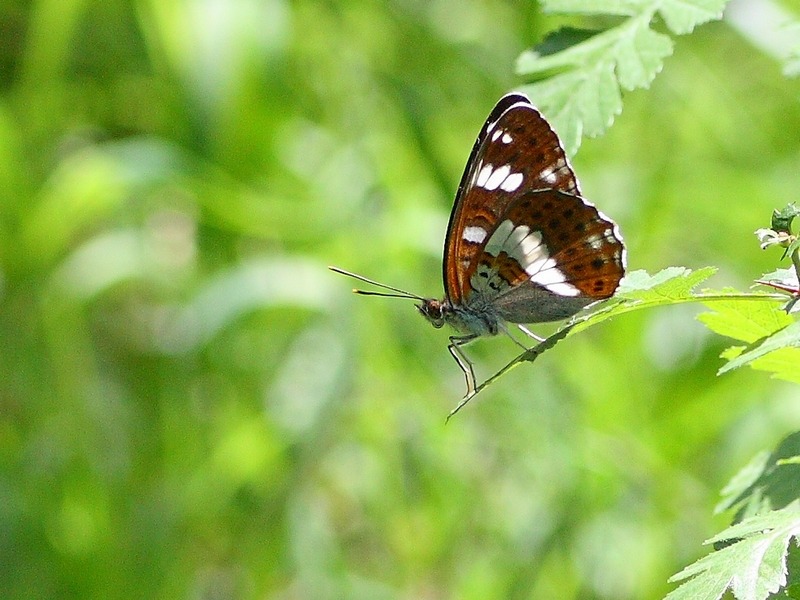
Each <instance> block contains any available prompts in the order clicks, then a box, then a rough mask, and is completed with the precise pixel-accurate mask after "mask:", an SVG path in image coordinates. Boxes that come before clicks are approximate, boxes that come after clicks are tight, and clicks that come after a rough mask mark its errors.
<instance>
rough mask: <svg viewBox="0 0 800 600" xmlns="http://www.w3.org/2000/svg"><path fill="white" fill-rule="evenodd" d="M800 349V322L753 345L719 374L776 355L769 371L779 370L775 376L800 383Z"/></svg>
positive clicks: (762, 365)
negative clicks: (769, 355)
mask: <svg viewBox="0 0 800 600" xmlns="http://www.w3.org/2000/svg"><path fill="white" fill-rule="evenodd" d="M798 347H800V322H794V323H792V324H791V325H788V326H786V327H784V328H783V329H781V330H780V331H778V332H776V333H774V334H773V335H770V336H769V337H767V338H765V339H763V340H760V341H759V342H758V343H755V344H751V345H750V347H749V349H746V350H745V351H744V352H743V353H742V354H740V355H739V356H738V357H736V358H734V359H733V360H730V361H729V362H728V364H726V365H724V366H723V367H722V368H720V370H719V374H720V375H721V374H723V373H727V372H728V371H732V370H733V369H738V368H739V367H741V366H744V365H746V364H750V363H756V361H758V360H759V359H762V358H764V357H766V356H767V355H768V354H773V353H774V354H776V356H773V357H772V358H773V361H772V362H770V363H769V367H768V370H774V369H779V370H777V371H775V373H774V376H776V377H779V378H781V379H786V380H788V381H796V382H798V383H800V349H799V348H798ZM753 366H754V367H755V368H759V367H760V368H762V369H763V368H764V363H762V364H760V365H757V364H753Z"/></svg>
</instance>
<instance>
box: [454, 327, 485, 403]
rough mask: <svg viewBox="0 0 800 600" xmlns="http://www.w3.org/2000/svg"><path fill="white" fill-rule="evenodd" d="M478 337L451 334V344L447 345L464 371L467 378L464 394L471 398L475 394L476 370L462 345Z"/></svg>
mask: <svg viewBox="0 0 800 600" xmlns="http://www.w3.org/2000/svg"><path fill="white" fill-rule="evenodd" d="M477 337H478V336H477V335H464V336H456V335H454V336H450V345H449V346H448V347H447V349H448V350H449V351H450V354H452V355H453V358H455V359H456V362H457V363H458V366H459V367H461V370H462V371H464V378H465V379H466V380H467V394H466V396H464V397H465V398H471V397H472V396H473V395H474V394H475V387H476V386H475V371H473V370H472V362H470V360H469V359H468V358H467V355H466V354H464V351H463V350H462V349H461V346H463V345H465V344H468V343H469V342H471V341H472V340H474V339H475V338H477Z"/></svg>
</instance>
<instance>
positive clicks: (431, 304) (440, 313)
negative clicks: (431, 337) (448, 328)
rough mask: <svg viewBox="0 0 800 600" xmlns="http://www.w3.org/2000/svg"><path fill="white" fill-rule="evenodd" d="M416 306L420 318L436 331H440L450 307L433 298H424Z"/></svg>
mask: <svg viewBox="0 0 800 600" xmlns="http://www.w3.org/2000/svg"><path fill="white" fill-rule="evenodd" d="M416 306H417V310H419V312H420V313H421V314H422V316H423V317H425V318H426V319H427V320H428V322H429V323H430V324H431V325H433V326H434V327H436V329H440V328H441V327H442V326H443V325H444V324H445V322H446V320H447V314H448V312H449V310H450V305H449V304H448V303H447V301H446V300H444V301H442V300H436V299H435V298H426V299H425V300H423V301H422V303H421V304H417V305H416Z"/></svg>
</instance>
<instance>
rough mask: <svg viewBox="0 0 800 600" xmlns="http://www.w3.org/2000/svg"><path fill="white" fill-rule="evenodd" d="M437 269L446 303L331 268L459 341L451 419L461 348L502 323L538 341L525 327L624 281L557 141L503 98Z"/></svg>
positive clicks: (541, 121)
mask: <svg viewBox="0 0 800 600" xmlns="http://www.w3.org/2000/svg"><path fill="white" fill-rule="evenodd" d="M443 263H444V264H443V267H444V287H445V297H444V299H443V300H435V299H430V298H422V297H421V296H417V295H415V294H410V293H408V292H405V291H403V290H400V289H397V288H394V287H391V286H387V285H383V284H379V283H377V282H375V281H372V280H369V279H366V278H365V277H361V276H360V275H355V274H353V273H349V272H347V271H343V270H341V269H338V268H335V267H331V268H332V269H333V270H334V271H336V272H338V273H341V274H343V275H348V276H350V277H354V278H356V279H359V280H361V281H364V282H367V283H370V284H373V285H377V286H379V287H382V288H384V289H388V290H391V291H392V292H396V293H395V294H387V293H381V292H369V291H363V290H355V291H356V292H357V293H360V294H365V295H380V296H395V297H402V298H411V299H415V300H419V301H420V302H421V303H420V304H418V305H417V308H418V309H419V311H420V312H421V313H422V315H423V316H424V317H425V318H426V319H428V321H430V322H431V323H432V324H433V326H434V327H437V328H438V327H442V326H443V325H444V324H445V323H447V324H449V325H452V326H454V327H455V328H456V329H457V330H459V331H460V332H461V335H456V336H452V337H451V338H450V345H449V346H448V349H449V350H450V353H451V354H452V355H453V357H454V358H455V359H456V362H458V365H459V366H460V367H461V370H462V371H464V375H465V377H466V380H467V393H466V396H465V398H464V400H463V401H462V403H461V404H459V406H458V407H457V408H456V410H458V409H459V408H461V406H463V405H464V404H465V403H466V401H467V400H468V399H469V398H471V397H472V396H473V395H474V394H475V389H476V387H475V375H474V373H473V370H472V363H471V362H470V361H469V359H468V358H467V357H466V356H465V354H464V352H463V350H462V349H461V346H463V345H464V344H466V343H468V342H470V341H472V340H474V339H476V338H477V337H480V336H482V335H495V334H497V333H498V331H504V332H507V329H506V325H505V324H506V323H507V322H510V323H515V324H518V326H519V327H520V329H521V330H522V331H524V332H525V333H526V334H528V335H530V336H531V337H533V338H535V339H537V340H539V341H541V339H540V338H538V337H537V336H535V335H533V334H532V333H531V332H530V331H528V330H527V329H526V328H525V327H523V325H522V324H523V323H542V322H547V321H558V320H561V319H565V318H567V317H570V316H572V315H574V314H575V313H577V312H578V311H580V310H581V309H582V308H584V307H585V306H587V305H589V304H591V303H592V302H595V301H597V300H602V299H605V298H608V297H610V296H611V295H613V294H614V291H615V290H616V289H617V286H618V285H619V282H620V280H621V279H622V277H623V275H624V273H625V246H624V245H623V243H622V237H621V235H620V233H619V229H618V228H617V225H616V224H615V223H614V222H613V221H612V220H611V219H609V218H608V217H606V216H605V215H604V214H603V213H601V212H600V211H598V210H597V209H596V208H595V207H594V205H593V204H591V203H590V202H588V201H587V200H585V199H584V198H583V197H582V196H581V191H580V187H579V186H578V180H577V178H576V176H575V173H574V172H573V171H572V167H571V166H570V164H569V161H568V160H567V156H566V153H565V152H564V148H563V147H562V146H561V142H560V141H559V139H558V136H557V135H556V133H555V132H554V131H553V129H552V128H551V127H550V125H549V124H548V123H547V121H546V120H545V118H544V117H543V116H542V115H541V113H539V111H538V110H536V108H534V106H533V104H531V101H530V100H529V99H528V98H527V97H526V96H524V95H523V94H520V93H511V94H507V95H506V96H503V97H502V98H501V99H500V101H499V102H498V103H497V105H496V106H495V107H494V109H493V110H492V112H491V113H490V114H489V117H488V118H487V119H486V122H485V123H484V124H483V127H482V128H481V131H480V133H479V134H478V139H477V141H476V142H475V145H474V146H473V148H472V153H471V154H470V156H469V160H468V161H467V166H466V168H465V169H464V174H463V175H462V177H461V183H460V184H459V186H458V192H457V194H456V200H455V204H454V206H453V212H452V213H451V214H450V223H449V225H448V227H447V236H446V239H445V246H444V261H443ZM512 339H513V338H512ZM515 341H516V340H515ZM453 412H455V411H453ZM451 414H452V413H451Z"/></svg>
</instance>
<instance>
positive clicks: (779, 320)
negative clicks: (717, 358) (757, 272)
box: [697, 294, 800, 383]
mask: <svg viewBox="0 0 800 600" xmlns="http://www.w3.org/2000/svg"><path fill="white" fill-rule="evenodd" d="M763 298H764V299H766V300H768V302H764V303H761V302H751V301H743V300H742V299H741V298H738V297H737V298H731V299H730V300H722V301H716V302H713V303H709V302H706V303H705V304H706V306H708V307H709V308H713V311H711V312H706V313H703V314H701V315H699V316H698V317H697V318H698V319H699V320H700V321H701V322H702V323H704V324H705V325H706V326H707V327H708V328H709V329H711V330H712V331H714V332H716V333H719V334H720V335H724V336H727V337H730V338H733V339H736V340H740V341H742V342H745V343H746V344H747V345H746V346H741V345H738V346H732V347H730V348H728V349H727V350H725V352H723V353H722V357H723V358H725V359H727V360H728V362H727V363H726V364H725V365H723V366H722V367H721V368H720V369H719V371H718V374H719V375H721V374H723V373H727V372H728V371H731V370H733V369H737V368H739V367H741V366H744V365H749V366H751V367H752V368H754V369H757V370H760V371H767V372H770V373H772V376H773V377H775V378H778V379H785V380H787V381H794V382H797V383H800V348H798V346H800V325H798V323H797V322H796V321H795V320H794V319H793V318H792V317H791V316H789V315H787V314H786V312H785V311H784V310H783V309H782V306H783V300H784V299H785V296H782V295H775V294H771V295H764V296H763ZM773 300H777V301H778V303H776V302H774V301H773Z"/></svg>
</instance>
